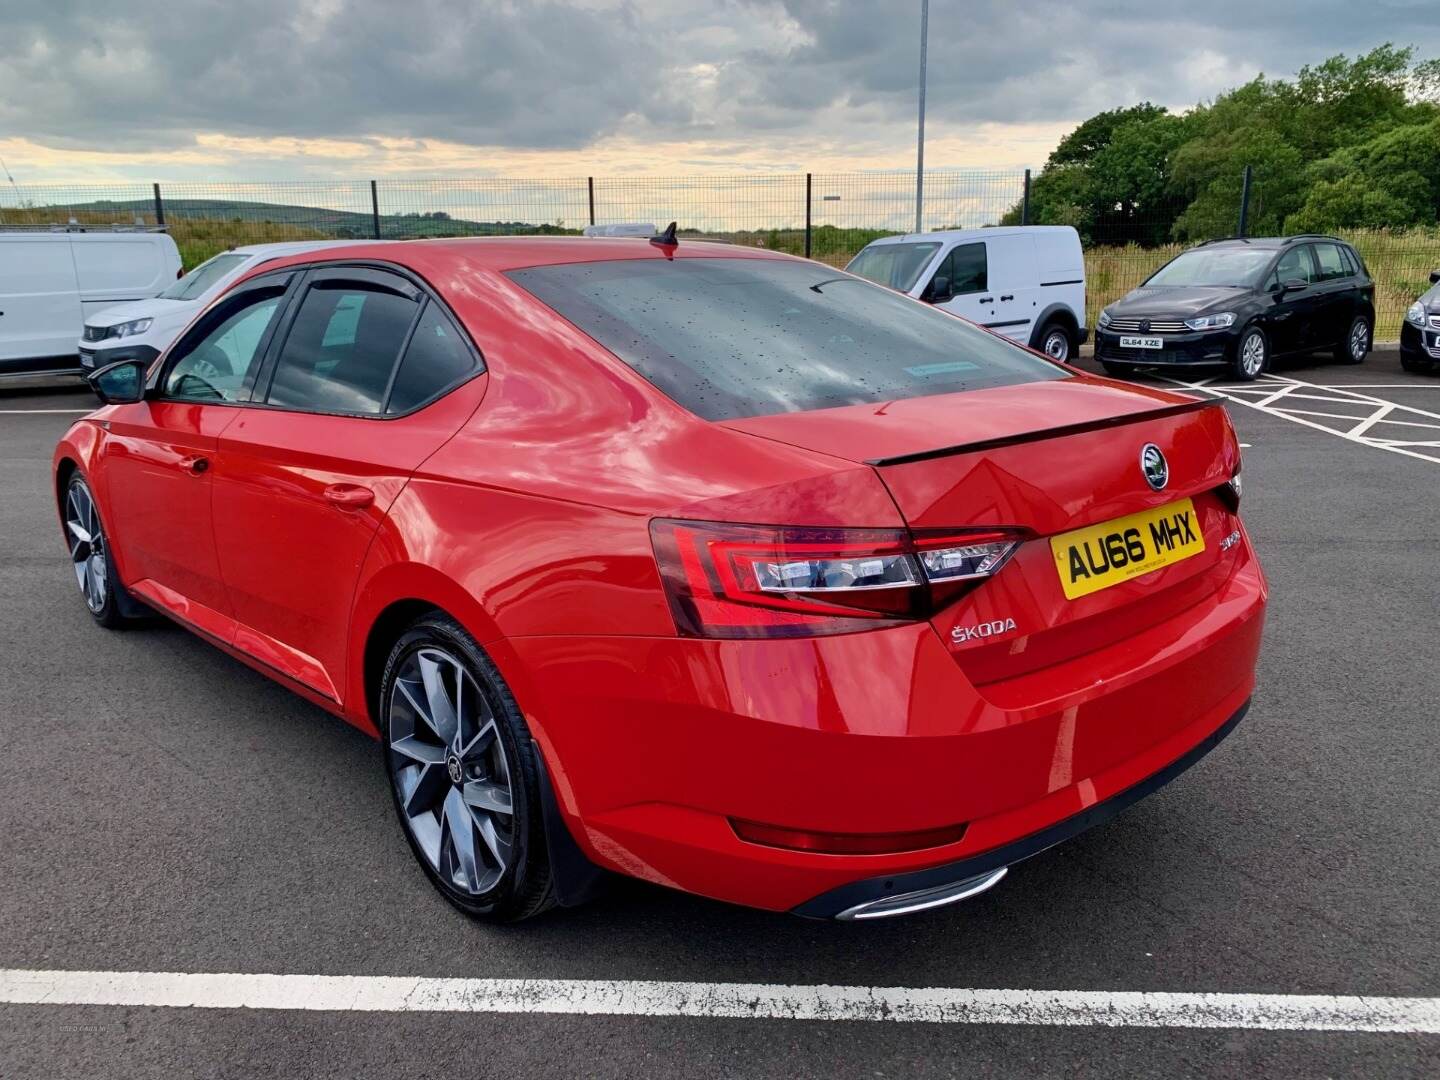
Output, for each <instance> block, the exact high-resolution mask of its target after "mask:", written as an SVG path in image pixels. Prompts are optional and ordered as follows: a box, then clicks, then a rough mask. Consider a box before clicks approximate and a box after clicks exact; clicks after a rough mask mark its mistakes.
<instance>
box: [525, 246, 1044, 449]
mask: <svg viewBox="0 0 1440 1080" xmlns="http://www.w3.org/2000/svg"><path fill="white" fill-rule="evenodd" d="M509 276H510V278H511V279H512V280H513V281H515V282H516V283H517V284H518V285H520V286H522V287H523V288H524V289H526V290H527V291H528V292H530V293H531V294H533V295H534V296H535V297H537V298H538V299H539V300H541V301H542V302H544V303H545V304H547V305H548V306H550V307H551V308H554V309H555V311H557V312H559V313H560V314H561V315H562V316H564V317H565V318H566V319H568V320H569V321H570V322H572V323H574V324H575V325H576V326H578V327H579V328H580V329H581V330H583V331H584V332H585V333H587V334H589V335H590V336H591V337H592V338H594V339H595V340H596V341H598V342H599V343H600V344H601V345H603V346H605V348H607V349H609V350H610V351H611V352H613V353H614V354H615V355H616V356H618V357H620V359H621V360H623V361H625V363H627V364H629V365H630V366H631V367H632V368H634V369H635V370H636V371H638V372H639V373H640V374H641V375H643V376H644V377H645V378H646V379H648V380H650V382H652V383H653V384H654V385H655V386H656V387H657V388H659V389H660V390H662V391H663V392H664V393H665V394H667V395H668V396H670V397H671V398H673V399H674V400H675V401H677V402H679V403H680V404H681V405H683V406H684V407H685V408H687V409H689V410H690V411H691V412H693V413H696V414H697V415H699V416H702V417H704V418H706V419H707V420H728V419H733V418H736V417H741V416H764V415H767V414H770V413H782V412H801V411H804V410H808V409H824V408H829V407H831V406H837V405H858V404H864V403H867V402H878V401H893V400H896V399H900V398H912V397H924V396H926V395H929V394H948V393H954V392H956V391H960V390H980V389H985V388H987V387H992V386H1011V385H1014V384H1016V383H1026V382H1039V381H1042V380H1048V379H1063V378H1068V377H1069V375H1068V373H1067V372H1066V371H1065V370H1064V369H1063V368H1060V367H1057V366H1056V365H1054V364H1051V363H1049V362H1047V361H1045V360H1042V359H1040V358H1039V357H1037V356H1034V355H1032V354H1031V353H1028V352H1026V351H1025V350H1024V349H1021V348H1019V347H1018V346H1016V345H1012V344H1010V343H1008V342H1006V341H1005V340H1003V339H1002V338H999V337H996V336H995V335H993V334H989V333H987V332H985V331H984V330H980V329H978V328H976V327H974V326H972V325H970V324H969V323H967V322H964V321H962V320H961V319H957V318H955V317H954V316H952V315H947V314H945V313H944V312H940V311H936V310H935V309H933V308H931V307H928V306H927V305H925V304H922V303H919V302H917V301H914V300H910V299H908V298H906V297H904V296H901V295H899V294H897V293H894V292H891V291H890V290H889V289H884V288H881V287H880V286H877V285H872V284H870V283H869V282H868V281H863V280H861V279H860V278H856V277H851V276H850V275H848V274H842V273H839V272H838V271H835V270H832V269H830V268H829V267H826V266H822V265H819V264H817V263H812V262H802V261H800V260H795V261H790V260H779V259H775V260H771V259H721V258H716V259H712V258H695V259H675V260H673V261H672V260H668V259H627V260H622V261H617V262H592V263H572V264H567V265H562V266H542V267H536V268H534V269H530V270H515V271H511V272H510V274H509Z"/></svg>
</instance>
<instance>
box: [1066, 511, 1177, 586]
mask: <svg viewBox="0 0 1440 1080" xmlns="http://www.w3.org/2000/svg"><path fill="white" fill-rule="evenodd" d="M1204 550H1205V537H1204V535H1203V534H1202V533H1201V532H1200V521H1199V518H1198V517H1196V514H1195V505H1194V504H1193V503H1192V502H1191V501H1190V500H1189V499H1181V500H1179V501H1178V502H1172V503H1166V504H1165V505H1164V506H1157V507H1156V508H1155V509H1153V510H1145V511H1142V512H1141V513H1138V514H1129V515H1127V516H1125V517H1121V518H1114V519H1113V520H1111V521H1103V522H1101V523H1100V524H1099V525H1090V526H1087V527H1086V528H1083V529H1075V530H1074V531H1072V532H1067V533H1061V534H1060V535H1059V536H1052V537H1051V538H1050V551H1051V553H1052V554H1053V555H1054V556H1055V569H1056V570H1057V571H1059V573H1060V587H1061V588H1062V589H1064V590H1065V595H1066V596H1067V597H1068V598H1069V599H1071V600H1074V599H1075V598H1076V597H1080V596H1087V595H1089V594H1090V593H1093V592H1099V591H1100V590H1101V589H1108V588H1109V587H1110V586H1111V585H1119V584H1120V583H1121V582H1122V581H1129V580H1130V579H1132V578H1137V577H1139V576H1140V575H1142V574H1148V573H1150V572H1151V571H1152V570H1158V569H1160V567H1162V566H1169V565H1170V564H1171V563H1177V562H1180V561H1181V560H1182V559H1188V558H1190V556H1191V555H1198V554H1200V552H1202V551H1204Z"/></svg>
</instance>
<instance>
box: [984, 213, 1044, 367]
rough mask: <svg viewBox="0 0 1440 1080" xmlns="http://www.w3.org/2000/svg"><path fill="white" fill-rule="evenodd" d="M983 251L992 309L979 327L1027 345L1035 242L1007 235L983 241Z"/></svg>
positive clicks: (1034, 277) (1033, 312) (1025, 235)
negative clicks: (987, 265)
mask: <svg viewBox="0 0 1440 1080" xmlns="http://www.w3.org/2000/svg"><path fill="white" fill-rule="evenodd" d="M985 249H986V257H987V261H988V263H989V269H990V282H989V285H990V287H989V289H988V290H987V292H989V293H992V294H993V295H994V298H995V305H994V308H993V309H992V310H993V313H992V315H991V316H990V318H989V319H988V320H986V322H985V323H984V324H983V325H984V326H986V327H987V328H988V329H990V330H994V331H995V332H996V333H997V334H1003V335H1004V336H1005V337H1007V338H1012V339H1014V340H1015V341H1019V342H1022V343H1028V342H1029V341H1030V332H1031V331H1032V330H1033V329H1034V325H1035V315H1036V312H1037V311H1038V308H1037V298H1036V295H1035V294H1036V292H1037V291H1038V288H1037V285H1038V281H1039V274H1038V272H1037V271H1036V261H1035V238H1034V236H1032V235H1031V234H1029V233H1010V234H1008V235H1001V236H997V237H995V238H994V239H993V240H986V241H985Z"/></svg>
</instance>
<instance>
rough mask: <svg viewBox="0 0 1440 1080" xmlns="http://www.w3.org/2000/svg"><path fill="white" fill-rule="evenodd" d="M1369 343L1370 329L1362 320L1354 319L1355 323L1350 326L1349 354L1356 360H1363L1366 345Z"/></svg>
mask: <svg viewBox="0 0 1440 1080" xmlns="http://www.w3.org/2000/svg"><path fill="white" fill-rule="evenodd" d="M1369 344H1370V330H1369V327H1367V326H1366V325H1365V323H1364V321H1363V320H1361V319H1356V320H1355V325H1354V326H1352V327H1351V328H1350V356H1351V358H1352V359H1354V360H1356V361H1360V360H1364V359H1365V353H1366V351H1367V346H1368V345H1369Z"/></svg>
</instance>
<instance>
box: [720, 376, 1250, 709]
mask: <svg viewBox="0 0 1440 1080" xmlns="http://www.w3.org/2000/svg"><path fill="white" fill-rule="evenodd" d="M727 425H728V426H730V427H732V428H735V429H737V430H742V431H747V432H749V433H751V434H755V435H761V436H764V437H766V438H772V439H778V440H780V441H784V442H788V443H793V444H796V445H800V446H804V447H807V448H809V449H813V450H819V451H822V452H824V453H827V454H831V455H834V456H836V457H842V458H847V459H850V460H855V461H863V462H865V463H867V464H869V465H871V466H873V467H874V468H875V470H876V472H877V473H878V474H879V475H880V478H881V479H882V480H883V482H884V483H885V486H886V488H887V489H888V490H889V492H890V494H891V496H892V497H893V498H894V500H895V503H896V506H897V507H898V508H899V510H900V513H901V515H902V516H903V517H904V519H905V521H906V523H907V524H908V525H909V526H910V527H911V528H912V529H952V530H953V529H967V528H1015V529H1021V530H1024V531H1025V532H1026V534H1027V535H1028V536H1029V537H1030V538H1029V539H1028V540H1026V541H1025V542H1023V543H1022V544H1021V545H1020V547H1019V549H1018V550H1017V551H1016V553H1015V554H1014V556H1013V557H1012V558H1011V560H1010V562H1009V563H1008V564H1007V565H1006V566H1005V567H1004V568H1003V569H1002V570H1001V571H1000V572H999V573H997V574H996V575H995V576H994V577H993V578H991V579H989V580H986V581H984V582H983V583H981V584H980V585H978V587H976V588H975V589H973V590H972V591H971V592H969V593H967V594H965V595H964V596H963V597H961V598H960V599H959V600H957V601H956V602H955V603H953V604H951V605H950V606H948V607H947V608H945V609H944V610H942V611H940V612H939V613H938V614H937V615H936V616H935V617H934V619H933V620H932V623H933V625H934V626H935V629H936V631H937V632H938V633H939V634H940V635H941V637H942V639H943V640H944V641H945V642H946V644H947V645H948V646H949V648H950V649H951V651H952V652H953V653H954V655H955V658H956V660H957V662H959V663H960V664H961V665H962V667H964V669H965V670H966V673H967V674H968V675H969V676H970V677H971V679H972V681H973V682H975V683H976V684H977V686H982V687H983V686H986V685H993V686H994V691H995V695H994V696H995V698H996V700H1000V699H1007V695H1006V691H1005V690H1004V687H1003V685H1002V684H1005V683H1006V682H1007V681H1010V680H1019V679H1021V678H1022V677H1023V676H1025V675H1027V674H1030V673H1033V672H1035V671H1037V670H1039V669H1041V668H1044V667H1048V666H1052V665H1056V664H1062V663H1065V662H1068V661H1070V660H1073V659H1075V658H1076V657H1078V656H1081V655H1085V654H1087V653H1092V652H1097V651H1099V650H1102V649H1105V648H1107V647H1109V646H1114V645H1116V643H1118V642H1120V641H1122V640H1123V639H1125V638H1126V637H1127V636H1129V635H1133V634H1135V633H1137V632H1139V631H1141V630H1143V629H1145V628H1147V627H1151V626H1156V625H1158V624H1159V623H1161V622H1163V621H1165V620H1166V619H1171V618H1175V617H1177V616H1178V615H1179V613H1181V612H1183V611H1184V610H1186V609H1187V608H1188V607H1192V606H1193V605H1195V604H1197V603H1199V602H1200V600H1202V599H1203V598H1204V597H1205V596H1207V595H1209V594H1210V593H1213V592H1214V591H1215V590H1216V589H1217V588H1219V586H1220V585H1221V584H1222V583H1223V581H1224V580H1225V578H1226V577H1227V576H1228V569H1227V568H1228V567H1229V566H1231V564H1233V562H1234V559H1235V558H1236V556H1237V554H1238V551H1239V548H1238V546H1237V545H1236V544H1235V542H1234V540H1233V539H1230V537H1231V534H1232V533H1235V532H1236V530H1238V528H1239V524H1238V520H1237V519H1236V518H1235V516H1234V514H1233V512H1232V509H1231V507H1230V506H1229V505H1227V504H1226V502H1225V501H1224V500H1223V499H1222V498H1221V497H1220V495H1219V494H1217V491H1218V490H1219V489H1221V488H1222V486H1223V485H1225V484H1226V483H1227V482H1228V481H1229V480H1230V478H1231V477H1232V476H1233V475H1234V474H1235V472H1236V470H1237V469H1238V466H1239V450H1238V447H1237V444H1236V442H1235V439H1234V435H1233V432H1232V429H1231V427H1230V422H1229V419H1228V417H1227V416H1226V414H1225V411H1224V409H1223V408H1222V407H1221V406H1220V404H1219V402H1218V401H1200V400H1196V399H1194V398H1188V397H1182V396H1180V395H1177V394H1169V393H1165V392H1163V391H1155V390H1150V389H1147V388H1142V387H1125V386H1118V385H1116V384H1115V383H1111V382H1108V381H1105V380H1100V379H1090V378H1076V379H1071V380H1065V381H1062V382H1044V383H1031V384H1026V385H1022V386H1012V387H1001V388H996V389H991V390H979V391H974V392H970V393H964V394H950V395H943V396H937V397H929V398H915V399H910V400H904V401H896V402H891V403H888V404H882V405H862V406H850V407H846V408H841V409H827V410H819V411H815V412H808V413H786V414H781V415H776V416H765V417H752V418H746V419H743V420H735V421H728V422H727ZM1152 444H1153V445H1154V446H1155V447H1157V448H1158V449H1159V451H1160V452H1161V454H1162V455H1163V457H1164V459H1165V463H1166V465H1167V467H1168V472H1167V476H1166V479H1165V482H1164V483H1163V484H1162V485H1161V486H1160V487H1159V488H1158V489H1156V488H1155V487H1154V486H1152V484H1151V483H1150V482H1149V481H1147V479H1146V473H1145V469H1144V468H1143V466H1142V452H1143V451H1144V448H1145V447H1146V446H1148V445H1152ZM1162 511H1163V512H1162ZM1132 515H1142V516H1141V517H1132ZM1117 519H1129V520H1127V521H1126V522H1123V523H1119V524H1117V527H1116V528H1114V529H1111V528H1110V527H1109V526H1108V525H1107V527H1106V528H1105V529H1098V530H1096V531H1095V532H1093V533H1092V534H1091V535H1089V536H1079V537H1070V535H1069V534H1071V533H1074V532H1075V531H1076V530H1081V529H1084V528H1086V527H1089V526H1100V525H1101V524H1103V523H1111V522H1117ZM854 524H855V525H864V524H866V523H865V522H855V523H854ZM1151 526H1155V528H1156V529H1157V530H1158V532H1152V528H1151ZM1129 529H1134V530H1135V534H1134V535H1131V534H1129V533H1128V530H1129ZM1187 530H1188V531H1189V532H1192V533H1193V534H1194V536H1193V540H1191V539H1187V537H1186V535H1185V533H1186V531H1187ZM1112 533H1113V534H1114V536H1116V537H1118V538H1119V539H1118V541H1117V540H1116V539H1108V540H1107V537H1110V536H1111V534H1112ZM1136 536H1138V538H1139V542H1140V543H1141V544H1143V545H1144V546H1146V547H1147V549H1148V550H1146V551H1145V553H1144V558H1143V559H1134V560H1133V565H1129V566H1128V567H1127V566H1122V565H1119V564H1120V563H1122V562H1123V563H1127V564H1129V563H1131V562H1132V559H1133V557H1134V554H1135V553H1137V552H1138V549H1136V548H1134V547H1133V546H1132V547H1131V549H1130V551H1129V552H1126V551H1124V550H1123V547H1124V545H1126V544H1133V542H1134V540H1135V537H1136ZM1167 537H1168V544H1169V545H1170V548H1169V549H1167V548H1166V547H1165V545H1166V544H1167V539H1166V538H1167ZM1052 539H1053V540H1055V543H1052ZM1227 541H1228V542H1227ZM1117 543H1119V544H1120V545H1121V549H1116V548H1115V545H1116V544H1117ZM1107 544H1108V545H1109V546H1108V547H1107ZM1077 545H1078V546H1077ZM1157 545H1159V546H1158V547H1157ZM1157 552H1158V557H1157ZM1077 554H1078V557H1079V558H1080V559H1082V560H1084V563H1083V564H1082V572H1081V573H1080V576H1079V580H1078V583H1077V580H1070V581H1069V582H1068V583H1067V581H1065V580H1062V579H1064V578H1066V577H1070V576H1071V573H1070V572H1071V570H1072V567H1071V566H1070V565H1069V560H1070V559H1073V558H1075V557H1077ZM1112 556H1113V559H1112ZM1175 556H1178V557H1175ZM1112 562H1113V563H1114V564H1115V565H1108V564H1110V563H1112ZM1152 564H1153V568H1152V569H1147V570H1146V571H1145V572H1143V573H1139V572H1138V571H1139V569H1140V567H1141V566H1146V567H1150V566H1152ZM1102 578H1103V579H1104V581H1105V585H1104V587H1100V588H1093V589H1091V588H1090V587H1091V586H1093V585H1094V583H1095V582H1096V581H1098V580H1100V579H1102ZM1086 579H1090V580H1086ZM1087 589H1089V590H1090V591H1085V590H1087ZM1095 674H1100V672H1099V671H1098V670H1097V671H1096V672H1095ZM1007 701H1008V703H1011V704H1015V705H1017V706H1018V705H1019V704H1021V702H1020V700H1019V699H1018V698H1013V699H1007ZM1033 703H1034V704H1039V702H1033Z"/></svg>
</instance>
